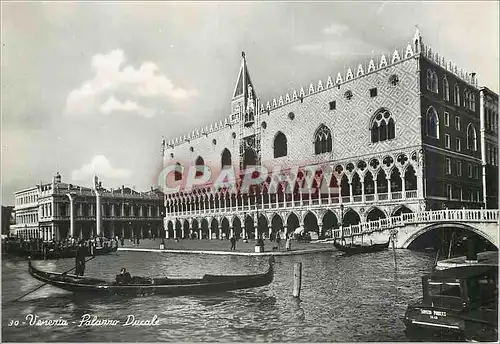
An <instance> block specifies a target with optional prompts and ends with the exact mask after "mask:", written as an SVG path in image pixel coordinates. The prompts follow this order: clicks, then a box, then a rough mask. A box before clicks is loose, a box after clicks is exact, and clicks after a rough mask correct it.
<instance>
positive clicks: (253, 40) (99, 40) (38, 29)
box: [1, 1, 500, 205]
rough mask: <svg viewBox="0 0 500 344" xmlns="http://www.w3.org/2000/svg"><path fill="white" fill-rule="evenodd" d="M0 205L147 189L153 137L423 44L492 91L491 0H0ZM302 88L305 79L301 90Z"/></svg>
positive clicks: (157, 159)
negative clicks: (40, 188)
mask: <svg viewBox="0 0 500 344" xmlns="http://www.w3.org/2000/svg"><path fill="white" fill-rule="evenodd" d="M1 16H2V18H1V35H2V39H1V40H2V50H1V53H2V56H1V57H2V60H1V68H2V69H1V73H2V75H1V78H2V79H1V81H2V94H1V95H2V102H1V107H2V108H1V110H2V111H1V119H2V122H1V144H2V152H1V154H2V160H1V168H2V204H4V205H8V204H13V202H14V195H13V193H14V192H15V191H17V190H21V189H24V188H28V187H31V186H34V185H36V184H37V183H39V182H40V181H43V182H49V181H51V179H52V176H53V175H54V174H55V173H56V172H59V173H60V174H61V175H62V179H63V182H68V183H74V184H79V185H87V186H89V185H91V182H92V176H93V175H94V174H97V175H98V176H99V177H100V179H101V180H102V183H103V186H104V187H106V188H116V187H120V186H121V185H128V186H131V187H135V188H136V190H148V189H149V188H150V187H151V186H153V185H156V180H157V175H158V172H159V169H160V167H161V146H160V143H161V139H162V136H164V137H165V138H166V139H167V140H168V139H170V138H175V137H177V136H179V135H184V134H186V133H188V132H191V131H192V130H193V129H195V128H201V127H202V126H206V125H207V124H210V123H213V122H215V121H218V120H220V119H222V118H225V117H226V116H228V115H229V111H230V101H231V95H232V92H233V89H234V86H235V83H236V78H237V74H238V70H239V66H240V63H241V52H242V51H245V53H246V59H247V63H248V68H249V70H250V74H251V77H252V81H253V83H254V86H255V91H256V92H257V94H258V96H259V97H260V98H261V100H262V101H264V102H267V101H268V100H272V99H273V98H274V97H279V96H280V95H283V94H286V92H290V91H292V90H293V89H300V87H301V86H304V88H305V89H307V88H308V85H309V84H310V83H311V82H312V83H314V84H317V82H318V80H319V79H322V80H323V83H325V82H326V78H327V76H328V75H331V76H332V77H333V78H335V76H336V75H337V73H338V72H345V70H346V69H347V68H348V67H352V68H353V69H356V68H357V65H358V64H359V63H360V62H363V63H366V62H368V61H369V59H370V58H371V57H378V56H380V54H381V53H382V52H385V53H392V52H393V51H394V49H395V48H399V49H402V48H405V47H406V45H407V44H408V42H410V41H411V39H412V37H413V34H414V31H415V26H416V25H417V26H418V27H419V30H420V32H421V35H422V38H423V41H424V43H425V44H429V45H430V46H431V47H432V49H433V51H437V52H438V53H439V54H440V56H444V57H445V59H446V60H450V61H453V62H454V63H456V64H457V65H458V66H459V67H462V68H464V69H466V70H467V71H475V72H476V73H477V76H478V80H479V85H480V86H483V85H484V86H487V87H489V88H490V89H492V90H493V91H495V92H497V93H498V89H499V64H500V62H499V55H498V51H499V2H498V1H490V2H481V1H471V2H465V1H460V2H452V1H446V2H393V1H385V2H307V3H306V2H266V3H264V2H203V3H202V2H198V3H195V2H140V3H134V2H122V3H119V2H107V3H105V2H80V3H78V2H24V3H23V2H5V1H2V2H1ZM306 87H307V88H306Z"/></svg>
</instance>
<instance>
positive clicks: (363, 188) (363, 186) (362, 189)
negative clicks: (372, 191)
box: [360, 180, 366, 202]
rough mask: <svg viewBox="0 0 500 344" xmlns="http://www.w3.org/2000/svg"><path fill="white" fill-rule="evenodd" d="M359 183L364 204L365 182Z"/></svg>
mask: <svg viewBox="0 0 500 344" xmlns="http://www.w3.org/2000/svg"><path fill="white" fill-rule="evenodd" d="M360 182H361V200H362V201H363V202H366V198H365V182H364V180H363V181H360Z"/></svg>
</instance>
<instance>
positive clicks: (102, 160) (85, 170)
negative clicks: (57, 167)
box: [71, 155, 132, 181]
mask: <svg viewBox="0 0 500 344" xmlns="http://www.w3.org/2000/svg"><path fill="white" fill-rule="evenodd" d="M94 175H97V176H98V177H105V178H114V179H128V178H130V177H131V176H132V171H130V170H127V169H121V168H114V167H113V166H112V165H111V163H110V162H109V160H108V159H107V158H106V157H105V156H104V155H96V156H94V157H93V158H92V161H91V162H90V163H89V164H86V165H83V166H82V167H80V168H79V169H77V170H73V172H71V179H73V180H74V181H79V180H88V181H91V180H92V177H93V176H94Z"/></svg>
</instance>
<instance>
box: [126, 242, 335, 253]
mask: <svg viewBox="0 0 500 344" xmlns="http://www.w3.org/2000/svg"><path fill="white" fill-rule="evenodd" d="M124 244H125V245H124V246H123V247H121V245H120V247H119V248H118V250H119V251H139V252H165V253H188V254H214V255H237V256H249V255H298V254H307V253H316V252H333V251H336V249H335V248H334V247H333V245H332V244H331V243H330V244H328V243H314V244H313V243H299V242H297V241H295V240H293V241H292V249H291V251H285V241H281V250H280V251H278V250H273V247H276V246H278V244H277V243H276V241H269V240H265V241H264V252H262V253H255V250H254V247H255V240H248V242H247V243H245V242H243V240H238V241H237V242H236V250H235V251H231V250H230V248H231V242H230V241H229V240H197V239H181V240H179V242H176V241H175V240H173V239H165V249H163V250H160V244H161V239H156V240H152V239H144V240H140V243H139V245H134V244H133V243H132V241H130V240H129V239H127V240H125V242H124Z"/></svg>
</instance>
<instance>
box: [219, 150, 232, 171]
mask: <svg viewBox="0 0 500 344" xmlns="http://www.w3.org/2000/svg"><path fill="white" fill-rule="evenodd" d="M220 160H221V161H220V165H221V168H224V167H226V166H231V164H232V161H231V152H230V151H229V149H227V148H224V150H223V151H222V154H221V159H220Z"/></svg>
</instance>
